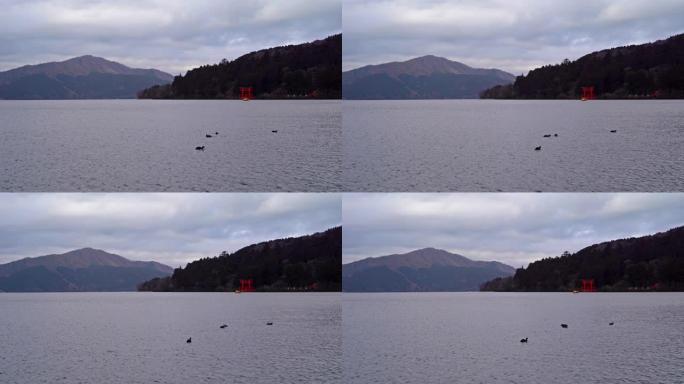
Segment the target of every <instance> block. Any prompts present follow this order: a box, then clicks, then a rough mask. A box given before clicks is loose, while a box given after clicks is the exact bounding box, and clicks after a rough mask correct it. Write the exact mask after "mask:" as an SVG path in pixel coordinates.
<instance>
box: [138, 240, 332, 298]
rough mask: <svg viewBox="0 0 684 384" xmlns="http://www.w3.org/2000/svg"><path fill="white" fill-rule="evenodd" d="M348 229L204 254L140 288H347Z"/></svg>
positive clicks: (222, 289) (145, 289) (178, 289)
mask: <svg viewBox="0 0 684 384" xmlns="http://www.w3.org/2000/svg"><path fill="white" fill-rule="evenodd" d="M341 265H342V228H341V227H337V228H332V229H329V230H327V231H325V232H321V233H316V234H313V235H309V236H302V237H297V238H288V239H279V240H272V241H268V242H264V243H259V244H254V245H250V246H248V247H245V248H242V249H240V250H238V251H236V252H235V253H233V254H228V253H226V252H223V253H221V255H219V256H217V257H210V258H203V259H200V260H197V261H193V262H191V263H188V265H187V266H186V267H185V268H178V269H176V270H175V271H174V272H173V275H172V276H171V277H169V278H165V279H153V280H150V281H147V282H145V283H143V284H141V285H140V286H139V287H138V289H139V290H140V291H202V292H213V291H232V290H235V289H237V288H239V286H240V279H252V280H253V281H254V285H255V287H256V289H257V290H264V291H282V290H291V289H307V290H325V291H339V290H340V289H341V268H342V267H341Z"/></svg>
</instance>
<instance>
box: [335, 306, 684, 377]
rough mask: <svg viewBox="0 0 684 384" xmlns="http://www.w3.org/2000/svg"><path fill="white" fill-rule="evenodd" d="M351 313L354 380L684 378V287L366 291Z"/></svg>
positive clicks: (346, 310) (348, 337)
mask: <svg viewBox="0 0 684 384" xmlns="http://www.w3.org/2000/svg"><path fill="white" fill-rule="evenodd" d="M342 311H343V324H344V326H343V334H344V336H343V337H344V342H343V358H344V362H343V371H344V375H345V379H344V382H345V383H421V384H423V383H520V384H522V383H526V384H527V383H532V384H537V383H538V384H550V383H682V382H684V355H683V354H682V347H683V346H684V328H683V327H682V324H684V294H682V293H671V294H670V293H636V294H630V293H615V294H610V293H585V294H574V295H573V294H570V293H479V292H475V293H389V294H364V293H359V294H344V296H343V301H342ZM610 322H614V323H615V324H614V325H613V326H610V325H609V323H610ZM561 323H567V324H568V328H567V329H563V328H561V326H560V324H561ZM524 337H527V338H528V343H526V344H523V343H521V342H520V339H521V338H524Z"/></svg>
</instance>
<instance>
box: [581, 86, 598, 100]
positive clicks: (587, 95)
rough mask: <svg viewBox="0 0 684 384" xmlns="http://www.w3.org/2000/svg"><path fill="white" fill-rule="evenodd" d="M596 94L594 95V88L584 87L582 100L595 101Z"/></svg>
mask: <svg viewBox="0 0 684 384" xmlns="http://www.w3.org/2000/svg"><path fill="white" fill-rule="evenodd" d="M595 98H596V94H595V93H594V87H593V86H591V87H582V100H594V99H595Z"/></svg>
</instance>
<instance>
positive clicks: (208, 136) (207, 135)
mask: <svg viewBox="0 0 684 384" xmlns="http://www.w3.org/2000/svg"><path fill="white" fill-rule="evenodd" d="M204 136H206V137H207V138H210V137H212V136H211V135H209V134H206V135H204Z"/></svg>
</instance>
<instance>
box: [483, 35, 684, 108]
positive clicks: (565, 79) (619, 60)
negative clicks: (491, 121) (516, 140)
mask: <svg viewBox="0 0 684 384" xmlns="http://www.w3.org/2000/svg"><path fill="white" fill-rule="evenodd" d="M588 86H593V87H594V89H595V94H596V95H597V96H598V97H599V98H604V99H624V98H684V34H681V35H677V36H673V37H670V38H669V39H667V40H659V41H656V42H654V43H648V44H641V45H630V46H626V47H619V48H612V49H606V50H603V51H599V52H593V53H590V54H588V55H586V56H583V57H581V58H579V59H577V60H575V61H570V60H567V59H566V60H565V61H563V62H562V63H561V64H556V65H546V66H544V67H541V68H537V69H535V70H532V71H530V73H528V74H527V76H519V77H518V78H516V80H515V83H514V84H512V85H507V86H499V87H494V88H491V89H489V90H486V91H484V92H482V94H481V97H482V98H492V99H579V98H580V95H581V88H582V87H588Z"/></svg>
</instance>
